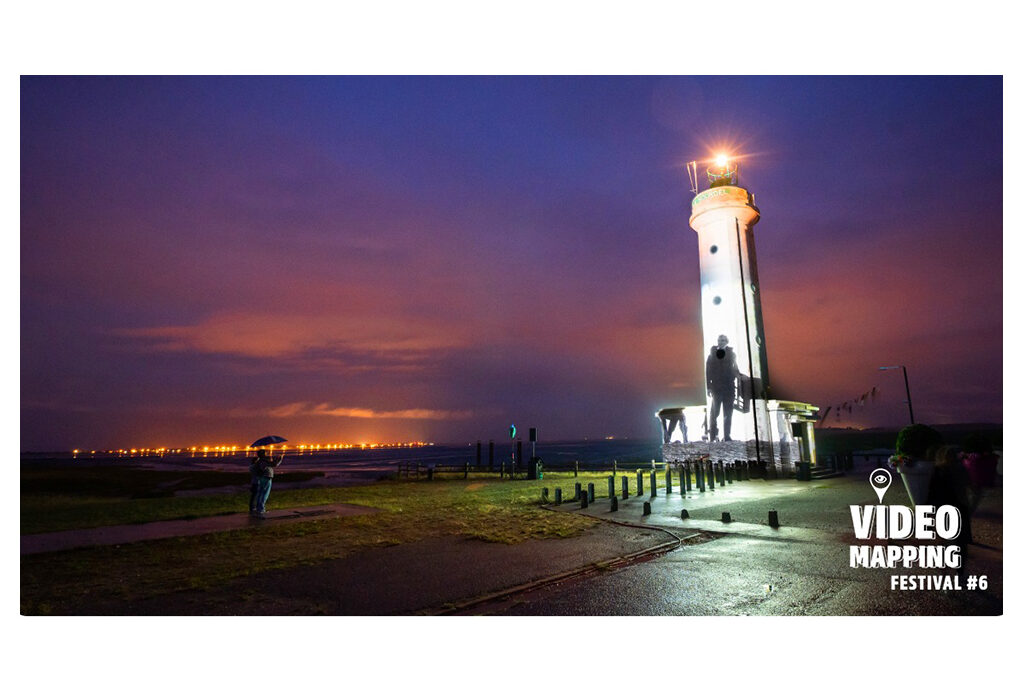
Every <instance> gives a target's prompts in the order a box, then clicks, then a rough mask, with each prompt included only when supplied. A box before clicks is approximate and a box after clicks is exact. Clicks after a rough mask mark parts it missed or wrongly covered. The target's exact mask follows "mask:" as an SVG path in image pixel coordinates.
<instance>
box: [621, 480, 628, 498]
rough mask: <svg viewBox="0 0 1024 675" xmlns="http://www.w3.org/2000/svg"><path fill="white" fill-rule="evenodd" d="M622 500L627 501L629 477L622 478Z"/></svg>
mask: <svg viewBox="0 0 1024 675" xmlns="http://www.w3.org/2000/svg"><path fill="white" fill-rule="evenodd" d="M622 498H623V499H629V476H623V477H622Z"/></svg>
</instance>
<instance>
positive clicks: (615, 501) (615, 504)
mask: <svg viewBox="0 0 1024 675" xmlns="http://www.w3.org/2000/svg"><path fill="white" fill-rule="evenodd" d="M611 502H612V503H611V508H609V509H608V510H609V511H618V510H619V498H618V497H616V496H615V495H612V499H611Z"/></svg>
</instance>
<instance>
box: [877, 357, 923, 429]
mask: <svg viewBox="0 0 1024 675" xmlns="http://www.w3.org/2000/svg"><path fill="white" fill-rule="evenodd" d="M897 368H902V369H903V386H905V387H906V388H907V409H908V410H910V423H911V424H913V423H914V404H913V403H911V402H910V380H909V379H907V367H906V366H882V367H880V368H879V370H896V369H897Z"/></svg>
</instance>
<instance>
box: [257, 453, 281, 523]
mask: <svg viewBox="0 0 1024 675" xmlns="http://www.w3.org/2000/svg"><path fill="white" fill-rule="evenodd" d="M283 459H284V455H283V454H282V455H281V456H280V457H278V458H277V459H272V458H270V457H268V456H267V451H266V450H264V449H263V448H260V449H259V450H257V451H256V463H255V464H254V465H253V466H254V467H255V473H256V475H257V485H256V512H255V515H256V517H257V518H266V515H267V497H269V496H270V486H271V485H272V484H273V482H274V469H275V468H277V467H278V466H280V464H281V461H282V460H283Z"/></svg>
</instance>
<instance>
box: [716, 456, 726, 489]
mask: <svg viewBox="0 0 1024 675" xmlns="http://www.w3.org/2000/svg"><path fill="white" fill-rule="evenodd" d="M718 486H719V487H725V464H724V463H723V462H722V460H718Z"/></svg>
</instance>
